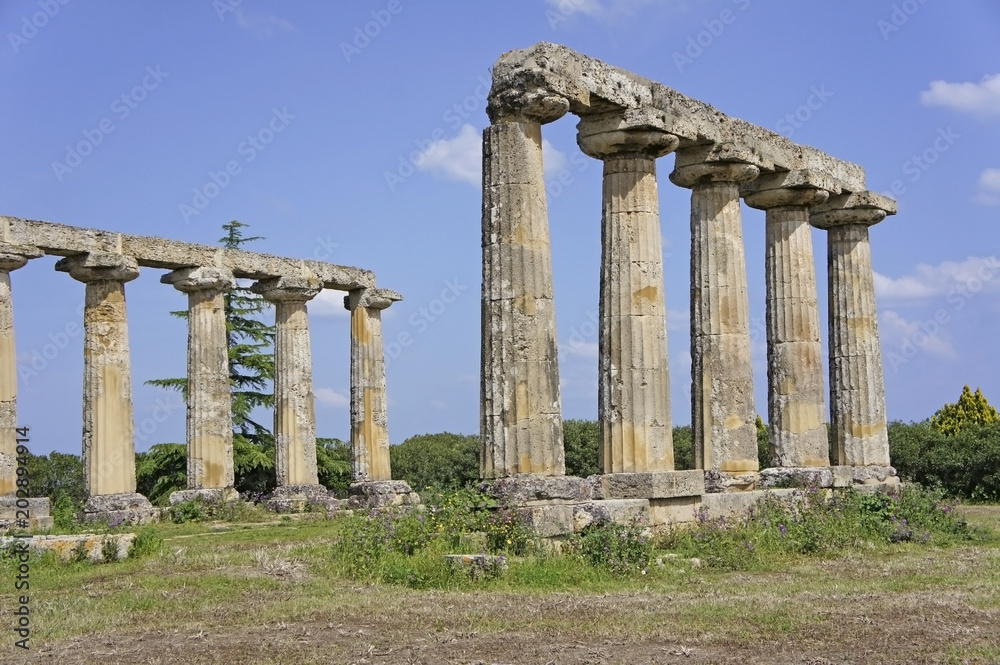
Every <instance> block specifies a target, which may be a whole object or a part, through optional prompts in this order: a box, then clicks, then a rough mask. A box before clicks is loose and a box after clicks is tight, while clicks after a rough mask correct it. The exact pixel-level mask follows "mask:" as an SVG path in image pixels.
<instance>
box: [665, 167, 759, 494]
mask: <svg viewBox="0 0 1000 665" xmlns="http://www.w3.org/2000/svg"><path fill="white" fill-rule="evenodd" d="M757 174H758V169H757V167H756V166H752V165H750V164H746V163H741V162H737V161H724V160H723V161H706V157H705V156H704V150H702V149H693V150H682V151H680V152H678V153H677V165H676V168H675V170H674V172H673V173H671V174H670V180H671V182H673V183H674V184H676V185H679V186H681V187H689V188H691V190H692V191H691V379H692V381H691V424H692V435H693V439H694V454H695V466H696V467H697V468H700V469H705V470H706V471H710V472H712V473H711V474H707V475H706V478H707V479H706V486H707V488H708V489H709V491H720V490H724V489H752V488H753V486H754V483H755V480H756V471H757V469H758V464H757V433H756V427H755V426H754V422H755V420H756V413H755V411H754V398H753V368H752V366H751V361H750V314H749V304H748V301H747V277H746V261H745V258H744V249H743V229H742V222H741V216H740V194H739V188H738V185H739V184H740V183H742V182H747V181H749V180H752V179H754V178H756V177H757Z"/></svg>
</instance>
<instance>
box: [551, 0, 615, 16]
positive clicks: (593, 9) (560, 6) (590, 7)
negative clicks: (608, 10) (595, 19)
mask: <svg viewBox="0 0 1000 665" xmlns="http://www.w3.org/2000/svg"><path fill="white" fill-rule="evenodd" d="M545 1H546V2H547V3H548V4H549V5H550V6H551V7H552V8H554V9H555V10H556V11H558V12H559V13H560V14H562V15H563V16H572V15H573V14H576V13H577V12H580V13H581V14H586V15H587V16H597V15H599V14H602V13H603V12H604V11H605V10H604V7H602V6H601V3H600V2H599V0H545Z"/></svg>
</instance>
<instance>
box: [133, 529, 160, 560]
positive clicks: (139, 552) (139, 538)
mask: <svg viewBox="0 0 1000 665" xmlns="http://www.w3.org/2000/svg"><path fill="white" fill-rule="evenodd" d="M162 547H163V536H162V535H160V532H159V531H158V530H157V529H156V527H152V526H144V527H142V528H140V529H139V530H138V531H137V532H136V534H135V538H134V539H133V540H132V547H131V548H129V551H128V556H129V558H131V559H141V558H143V557H148V556H154V555H155V554H158V553H159V552H160V549H161V548H162Z"/></svg>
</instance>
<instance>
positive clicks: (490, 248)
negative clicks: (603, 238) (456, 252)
mask: <svg viewBox="0 0 1000 665" xmlns="http://www.w3.org/2000/svg"><path fill="white" fill-rule="evenodd" d="M568 109H569V102H568V101H567V100H566V99H564V98H562V97H559V96H556V95H553V94H551V93H548V92H545V91H542V90H529V91H524V90H523V89H520V90H519V89H511V90H501V91H497V90H496V89H494V91H492V92H491V95H490V101H489V105H488V108H487V111H488V113H489V116H490V120H491V122H492V124H491V125H490V126H489V127H487V128H486V130H485V131H484V132H483V219H482V224H483V293H482V377H481V385H482V394H481V408H480V413H481V424H480V431H481V438H482V443H481V446H482V447H481V455H480V473H481V475H482V477H484V478H502V477H506V476H511V475H515V474H537V475H542V476H561V475H563V474H564V473H565V468H566V465H565V459H564V454H563V433H562V414H561V406H560V397H559V359H558V352H557V347H556V344H557V341H556V340H557V337H556V318H555V307H554V292H553V286H552V257H551V251H550V247H549V222H548V208H547V204H546V197H545V181H544V179H543V167H542V129H541V126H542V125H543V124H545V123H548V122H552V121H554V120H557V119H559V118H560V117H562V116H563V115H564V114H565V113H566V111H567V110H568Z"/></svg>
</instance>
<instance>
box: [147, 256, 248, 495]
mask: <svg viewBox="0 0 1000 665" xmlns="http://www.w3.org/2000/svg"><path fill="white" fill-rule="evenodd" d="M160 281H161V282H163V283H164V284H171V285H173V287H174V288H176V289H177V290H178V291H181V292H183V293H186V294H187V296H188V348H187V476H188V478H187V486H188V489H191V490H203V489H222V488H227V487H232V486H233V484H234V482H235V478H234V471H233V424H232V397H231V394H230V383H229V344H228V339H227V334H226V309H225V294H226V292H228V291H231V290H232V289H233V288H235V286H236V280H234V279H233V274H232V272H231V271H229V270H226V269H221V268H211V267H201V268H184V269H181V270H175V271H173V272H171V273H168V274H166V275H164V276H163V277H161V278H160Z"/></svg>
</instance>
